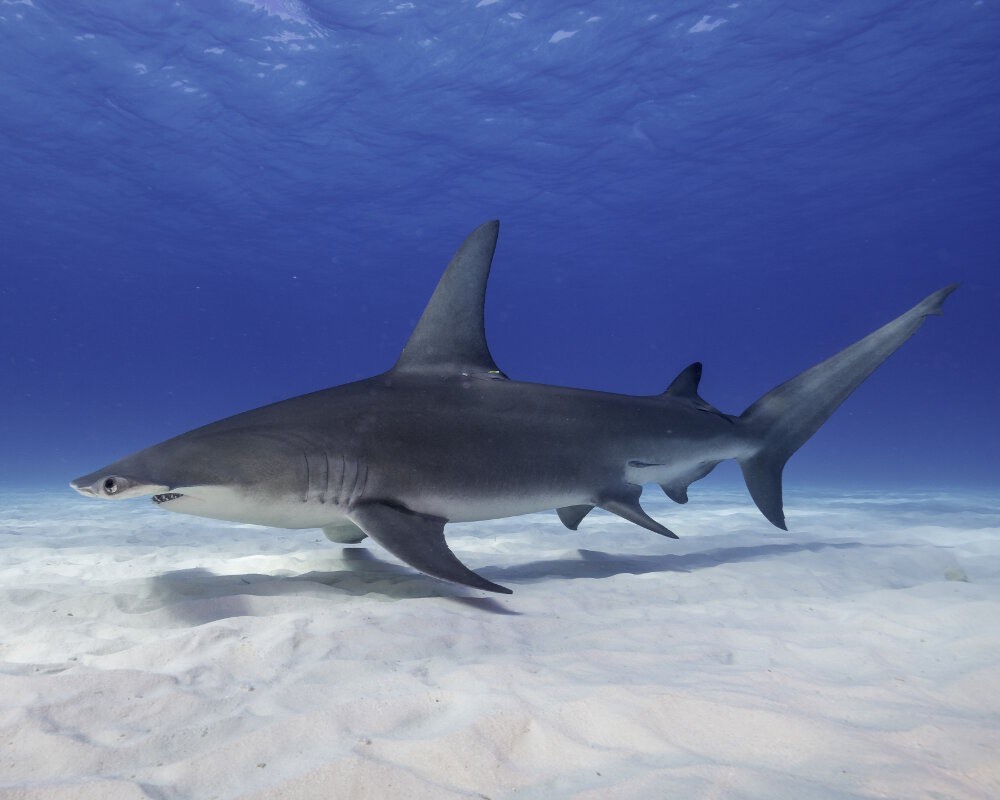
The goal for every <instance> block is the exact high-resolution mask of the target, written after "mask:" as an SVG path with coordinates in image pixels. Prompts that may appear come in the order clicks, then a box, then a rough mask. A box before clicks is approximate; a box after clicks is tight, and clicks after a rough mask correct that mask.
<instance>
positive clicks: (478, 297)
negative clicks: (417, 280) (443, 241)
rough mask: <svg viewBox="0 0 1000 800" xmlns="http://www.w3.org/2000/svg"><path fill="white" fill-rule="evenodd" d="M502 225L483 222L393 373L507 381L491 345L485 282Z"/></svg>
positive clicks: (460, 251) (467, 242) (461, 251)
mask: <svg viewBox="0 0 1000 800" xmlns="http://www.w3.org/2000/svg"><path fill="white" fill-rule="evenodd" d="M499 231H500V223H499V222H497V221H496V220H491V221H490V222H484V223H483V224H482V225H480V226H479V227H478V228H476V229H475V230H474V231H473V232H472V233H470V234H469V236H468V238H467V239H466V240H465V242H463V244H462V246H461V247H460V248H459V249H458V252H457V253H455V256H454V258H452V259H451V262H450V263H449V264H448V267H447V269H445V271H444V275H442V276H441V280H440V281H439V282H438V285H437V288H436V289H435V290H434V294H433V295H431V299H430V301H429V302H428V303H427V307H426V308H425V309H424V313H423V314H422V315H421V316H420V320H419V321H418V322H417V326H416V327H415V328H414V329H413V333H412V334H411V335H410V339H409V341H407V343H406V346H405V347H404V348H403V352H402V353H401V354H400V356H399V360H398V361H397V362H396V366H395V367H394V368H393V370H394V371H395V372H414V373H433V374H441V375H448V374H452V375H454V374H461V373H466V374H488V375H491V376H493V377H496V378H503V377H505V376H504V375H503V373H502V372H500V370H499V368H498V367H497V365H496V363H495V362H494V361H493V357H492V356H491V355H490V349H489V347H487V345H486V331H485V328H484V325H483V308H484V305H485V302H486V281H487V279H488V278H489V275H490V264H491V263H492V262H493V251H494V250H495V249H496V246H497V235H498V233H499Z"/></svg>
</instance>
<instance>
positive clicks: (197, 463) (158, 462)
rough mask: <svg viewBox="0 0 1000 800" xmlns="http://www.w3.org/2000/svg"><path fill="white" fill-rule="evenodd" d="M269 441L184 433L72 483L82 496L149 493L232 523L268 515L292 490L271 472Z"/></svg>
mask: <svg viewBox="0 0 1000 800" xmlns="http://www.w3.org/2000/svg"><path fill="white" fill-rule="evenodd" d="M280 449H281V447H280V443H279V444H278V445H277V446H276V444H275V442H273V441H266V442H264V441H261V439H260V437H259V436H256V435H254V434H252V433H248V432H235V431H230V432H225V433H219V434H199V432H195V433H193V434H185V435H183V436H178V437H176V438H174V439H169V440H167V441H165V442H162V443H160V444H157V445H154V446H152V447H148V448H146V449H145V450H140V451H139V452H138V453H134V454H132V455H130V456H126V457H125V458H122V459H119V460H118V461H115V462H113V463H111V464H108V465H107V466H106V467H103V468H101V469H99V470H96V471H94V472H91V473H89V474H87V475H83V476H81V477H79V478H77V479H76V480H73V481H71V482H70V486H71V487H73V488H74V489H76V490H77V491H78V492H79V493H80V494H82V495H84V496H86V497H96V498H99V499H102V500H126V499H129V498H133V497H151V498H152V500H153V502H154V503H156V505H157V506H159V507H161V508H164V509H167V510H168V511H177V512H180V513H183V514H195V515H197V516H201V517H212V518H215V519H226V520H232V521H235V522H256V521H258V519H259V518H261V515H262V514H263V515H264V516H265V517H267V516H268V514H267V509H268V507H269V505H273V504H274V503H275V502H280V501H281V500H282V497H283V496H284V495H285V494H287V493H290V492H293V491H294V488H293V487H292V486H284V485H283V483H284V482H285V481H284V480H283V478H285V480H287V479H288V478H290V477H292V476H288V478H286V476H282V475H280V474H279V475H275V474H274V473H275V470H274V469H273V465H274V461H273V456H274V455H275V452H274V451H275V450H280Z"/></svg>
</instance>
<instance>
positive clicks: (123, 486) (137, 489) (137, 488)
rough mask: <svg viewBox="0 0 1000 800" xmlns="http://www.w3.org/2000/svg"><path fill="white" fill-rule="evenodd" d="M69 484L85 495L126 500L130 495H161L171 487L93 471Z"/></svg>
mask: <svg viewBox="0 0 1000 800" xmlns="http://www.w3.org/2000/svg"><path fill="white" fill-rule="evenodd" d="M69 485H70V486H71V487H73V488H74V489H76V490H77V491H78V492H79V493H80V494H82V495H84V496H85V497H97V498H100V499H102V500H124V499H126V498H128V497H142V496H144V495H161V496H162V494H163V493H165V492H166V491H167V490H168V489H169V488H170V487H168V486H161V485H158V484H150V483H146V482H145V481H140V480H136V479H134V478H129V477H126V476H124V475H114V474H108V473H91V474H90V475H84V476H83V477H82V478H77V479H76V480H73V481H70V483H69Z"/></svg>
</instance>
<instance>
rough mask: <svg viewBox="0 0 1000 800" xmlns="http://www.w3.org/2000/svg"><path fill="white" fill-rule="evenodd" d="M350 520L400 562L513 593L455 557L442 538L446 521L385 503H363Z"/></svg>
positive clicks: (464, 582) (443, 577)
mask: <svg viewBox="0 0 1000 800" xmlns="http://www.w3.org/2000/svg"><path fill="white" fill-rule="evenodd" d="M351 519H352V521H353V522H354V523H355V524H356V525H357V526H358V527H359V528H361V530H363V531H364V532H365V533H367V534H368V535H369V536H370V537H371V538H372V539H374V540H375V541H376V542H378V543H379V544H380V545H382V547H384V548H385V549H386V550H388V551H389V552H390V553H392V554H393V555H394V556H396V558H398V559H399V560H400V561H403V562H405V563H407V564H409V565H410V566H411V567H413V568H414V569H418V570H420V571H421V572H423V573H425V574H427V575H430V576H432V577H434V578H440V579H441V580H445V581H451V582H452V583H460V584H462V585H463V586H471V587H472V588H473V589H483V590H485V591H487V592H499V593H500V594H512V592H511V590H510V589H508V588H506V587H505V586H500V585H499V584H496V583H493V582H492V581H488V580H486V578H484V577H482V576H481V575H477V574H476V573H475V572H473V571H472V570H471V569H469V568H468V567H467V566H465V564H463V563H462V562H461V561H459V560H458V558H456V557H455V554H454V553H453V552H451V549H450V548H449V547H448V543H447V542H446V541H445V539H444V525H445V522H446V520H444V519H442V518H441V517H432V516H429V515H427V514H419V513H417V512H415V511H410V510H408V509H405V508H399V507H397V506H391V505H388V504H386V503H362V504H359V505H357V506H355V507H354V509H353V510H352V511H351Z"/></svg>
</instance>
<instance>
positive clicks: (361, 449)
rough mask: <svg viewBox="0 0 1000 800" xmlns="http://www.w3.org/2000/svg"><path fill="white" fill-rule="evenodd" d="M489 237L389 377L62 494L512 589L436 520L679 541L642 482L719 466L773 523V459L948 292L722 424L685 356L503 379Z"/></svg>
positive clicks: (470, 247)
mask: <svg viewBox="0 0 1000 800" xmlns="http://www.w3.org/2000/svg"><path fill="white" fill-rule="evenodd" d="M499 230H500V225H499V223H498V222H496V221H491V222H486V223H484V224H482V225H480V226H479V227H478V228H476V229H475V230H474V231H473V232H472V233H471V234H470V235H469V237H468V238H467V239H466V240H465V242H464V244H462V246H461V248H460V249H459V250H458V252H457V253H456V254H455V256H454V258H452V260H451V262H450V263H449V264H448V267H447V269H446V270H445V272H444V275H443V276H442V278H441V280H440V282H439V283H438V285H437V288H436V289H435V291H434V294H433V295H432V296H431V299H430V302H429V303H428V304H427V307H426V308H425V309H424V312H423V314H422V316H421V317H420V320H419V321H418V322H417V326H416V328H415V329H414V330H413V333H412V335H411V336H410V338H409V341H408V342H407V343H406V346H405V347H404V348H403V352H402V354H401V355H400V356H399V359H398V360H397V362H396V364H395V366H393V368H392V369H390V370H389V371H388V372H384V373H382V374H380V375H376V376H375V377H372V378H368V379H366V380H362V381H357V382H355V383H348V384H345V385H342V386H335V387H333V388H330V389H325V390H322V391H318V392H313V393H311V394H306V395H302V396H300V397H294V398H292V399H290V400H284V401H282V402H278V403H274V404H272V405H267V406H263V407H261V408H257V409H254V410H252V411H246V412H244V413H242V414H237V415H236V416H232V417H228V418H226V419H223V420H220V421H218V422H213V423H211V424H209V425H205V426H203V427H201V428H197V429H195V430H193V431H189V432H188V433H183V434H181V435H179V436H175V437H174V438H172V439H168V440H167V441H165V442H162V443H160V444H156V445H153V446H152V447H148V448H146V449H145V450H140V451H139V452H137V453H134V454H133V455H130V456H126V457H125V458H122V459H120V460H118V461H115V462H114V463H112V464H109V465H108V466H106V467H104V468H102V469H99V470H97V471H96V472H92V473H90V474H88V475H84V476H83V477H81V478H77V479H76V480H74V481H73V482H72V483H71V484H70V485H71V486H72V487H73V488H74V489H76V490H77V491H78V492H80V493H81V494H84V495H88V496H91V497H97V498H103V499H109V500H119V499H124V498H129V497H138V496H144V495H152V499H153V502H154V503H156V504H157V505H158V506H159V507H160V508H165V509H167V510H170V511H178V512H181V513H184V514H194V515H197V516H201V517H210V518H213V519H222V520H231V521H234V522H244V523H252V524H257V525H268V526H273V527H281V528H322V529H323V531H324V533H325V534H326V536H327V537H328V538H329V539H331V540H333V541H337V542H344V543H354V542H358V541H360V540H361V539H363V538H364V537H365V536H366V535H367V536H369V537H371V538H372V539H374V540H375V541H376V542H377V543H378V544H379V545H381V546H382V547H384V548H385V549H386V550H388V551H389V552H390V553H392V554H393V555H394V556H396V557H397V558H399V559H400V560H402V561H404V562H405V563H407V564H409V565H410V566H411V567H414V568H415V569H418V570H420V571H421V572H424V573H426V574H428V575H432V576H434V577H436V578H440V579H443V580H446V581H453V582H455V583H458V584H464V585H465V586H469V587H473V588H475V589H481V590H486V591H491V592H502V593H507V594H509V593H510V589H508V588H506V587H504V586H500V585H498V584H496V583H493V582H492V581H489V580H487V579H486V578H484V577H482V576H481V575H478V574H477V573H475V572H473V571H472V570H470V569H468V568H467V567H466V566H465V565H464V564H462V562H461V561H459V560H458V558H457V557H456V556H455V554H454V553H453V552H452V551H451V549H450V548H449V547H448V544H447V542H446V541H445V536H444V528H445V525H446V524H447V523H448V522H470V521H476V520H488V519H497V518H501V517H509V516H514V515H518V514H527V513H531V512H535V511H542V510H545V509H551V508H554V509H556V510H557V512H558V515H559V519H560V520H562V522H563V524H564V525H565V526H566V527H567V528H569V529H571V530H576V529H577V526H578V525H579V524H580V523H581V521H582V520H583V519H584V517H586V516H587V514H588V513H589V512H590V511H591V510H592V509H594V508H595V507H596V508H602V509H604V510H605V511H609V512H611V513H612V514H617V515H618V516H620V517H623V518H625V519H626V520H628V521H630V522H633V523H635V524H636V525H640V526H642V527H643V528H646V529H648V530H650V531H652V532H654V533H658V534H660V535H662V536H669V537H673V538H677V537H676V535H675V534H674V533H673V532H672V531H670V530H668V529H667V528H666V527H664V526H663V525H662V524H661V523H659V522H657V521H656V520H654V519H652V518H651V517H650V516H649V515H648V514H647V513H646V512H645V511H644V510H643V509H642V507H641V506H640V505H639V497H640V494H641V491H642V487H643V485H644V484H659V485H660V486H661V487H662V488H663V491H664V492H665V493H666V494H667V496H668V497H669V498H670V499H672V500H674V501H675V502H677V503H685V502H687V499H688V496H687V490H688V486H689V485H690V484H691V483H693V482H694V481H697V480H699V479H701V478H704V477H705V476H706V475H708V473H709V472H711V471H712V469H713V468H714V467H715V466H716V465H717V464H718V463H719V462H721V461H723V460H725V459H729V458H732V459H735V460H736V461H737V462H738V463H739V465H740V468H741V469H742V471H743V477H744V479H745V481H746V485H747V488H748V489H749V491H750V496H751V497H752V498H753V501H754V503H756V505H757V508H759V509H760V511H761V513H763V515H764V516H765V517H766V518H767V519H768V520H769V521H770V522H771V523H772V524H773V525H776V526H777V527H779V528H782V529H786V528H785V517H784V511H783V505H782V494H781V476H782V470H783V468H784V465H785V462H786V461H787V460H788V458H789V457H790V456H791V455H792V454H793V453H794V452H795V451H796V450H798V449H799V447H800V446H801V445H802V444H803V443H805V441H806V440H807V439H808V438H809V437H810V436H812V434H813V433H815V432H816V430H817V429H818V428H819V427H820V426H821V425H822V424H823V423H824V422H825V421H826V420H827V419H828V418H829V417H830V415H831V414H832V413H833V412H834V411H835V410H836V409H837V407H838V406H840V404H841V403H843V402H844V400H845V399H846V398H847V397H848V395H850V394H851V392H853V391H854V389H855V388H857V386H858V385H859V384H860V383H861V382H862V381H864V380H865V378H867V377H868V376H869V375H870V374H871V373H872V372H873V371H874V370H875V368H876V367H878V366H879V365H880V364H881V363H882V362H883V361H885V359H886V358H888V357H889V356H890V355H891V354H892V353H893V352H895V350H896V349H897V348H898V347H900V345H902V344H903V342H905V341H906V340H907V339H909V338H910V336H912V335H913V334H914V332H916V330H917V329H918V328H919V327H920V326H921V324H922V323H923V321H924V318H925V317H927V316H928V315H931V314H934V315H939V314H940V313H941V304H942V302H943V301H944V299H945V298H946V297H947V296H948V295H949V294H951V292H952V291H954V289H955V288H956V286H955V285H951V286H946V287H945V288H943V289H940V290H938V291H936V292H934V293H933V294H932V295H930V296H928V297H927V298H926V299H924V300H923V301H921V302H920V303H918V304H917V305H915V306H914V307H913V308H911V309H910V310H909V311H907V312H906V313H904V314H903V315H902V316H900V317H897V318H896V319H894V320H893V321H892V322H889V323H888V324H886V325H884V326H883V327H881V328H879V329H878V330H876V331H875V332H874V333H872V334H870V335H868V336H866V337H865V338H863V339H861V340H860V341H858V342H855V343H854V344H852V345H851V346H850V347H848V348H846V349H845V350H842V351H841V352H839V353H837V354H836V355H834V356H832V357H831V358H828V359H827V360H826V361H823V362H822V363H820V364H817V365H816V366H814V367H812V368H811V369H808V370H806V371H805V372H803V373H801V374H800V375H798V376H797V377H794V378H792V379H791V380H789V381H786V382H785V383H783V384H781V385H780V386H778V387H777V388H775V389H772V390H771V391H770V392H768V393H767V394H765V395H764V396H763V397H761V398H760V399H759V400H757V402H755V403H754V404H753V405H751V406H750V407H749V408H747V409H746V411H744V412H743V413H742V414H740V415H739V416H733V415H730V414H726V413H723V412H722V411H720V410H719V409H717V408H715V407H714V406H712V405H710V404H709V403H707V402H706V401H705V400H703V399H702V398H701V397H700V396H699V394H698V383H699V380H700V378H701V371H702V368H701V364H700V363H695V364H691V365H690V366H689V367H687V368H685V369H684V370H683V371H681V373H680V374H679V375H678V376H677V378H676V379H675V380H674V381H673V383H671V384H670V386H669V387H667V389H666V391H664V392H663V393H662V394H658V395H653V396H643V397H635V396H629V395H621V394H612V393H607V392H597V391H588V390H584V389H571V388H564V387H560V386H548V385H544V384H536V383H525V382H521V381H517V380H512V379H510V378H508V377H507V375H505V374H504V373H503V372H502V371H501V370H500V368H499V367H498V366H497V365H496V363H495V362H494V361H493V357H492V356H491V355H490V351H489V348H488V347H487V344H486V334H485V329H484V324H483V311H484V303H485V296H486V282H487V278H488V276H489V271H490V265H491V263H492V261H493V253H494V250H495V248H496V243H497V235H498V233H499Z"/></svg>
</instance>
